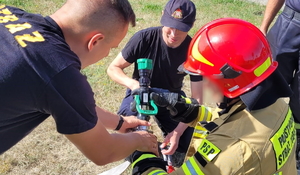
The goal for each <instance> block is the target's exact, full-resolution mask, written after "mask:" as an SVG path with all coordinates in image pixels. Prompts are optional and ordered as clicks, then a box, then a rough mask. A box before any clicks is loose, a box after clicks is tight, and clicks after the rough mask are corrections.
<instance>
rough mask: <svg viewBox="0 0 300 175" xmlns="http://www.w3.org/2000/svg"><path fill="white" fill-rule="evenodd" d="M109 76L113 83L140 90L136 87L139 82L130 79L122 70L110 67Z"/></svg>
mask: <svg viewBox="0 0 300 175" xmlns="http://www.w3.org/2000/svg"><path fill="white" fill-rule="evenodd" d="M107 74H108V75H109V77H110V78H111V79H112V80H113V81H115V82H116V83H118V84H120V85H123V86H125V87H127V88H129V89H131V90H133V89H136V88H138V87H136V86H137V84H138V82H137V80H134V79H132V78H130V77H128V76H127V75H126V74H125V73H124V72H123V70H122V69H120V68H117V67H114V66H110V67H109V68H108V69H107Z"/></svg>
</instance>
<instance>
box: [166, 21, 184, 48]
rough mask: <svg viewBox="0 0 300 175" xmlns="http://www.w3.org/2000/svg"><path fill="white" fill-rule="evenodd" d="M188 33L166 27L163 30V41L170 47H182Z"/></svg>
mask: <svg viewBox="0 0 300 175" xmlns="http://www.w3.org/2000/svg"><path fill="white" fill-rule="evenodd" d="M187 34H188V32H183V31H180V30H178V29H175V28H171V27H166V26H164V27H163V28H162V35H163V39H164V41H165V43H166V45H167V46H168V47H171V48H176V47H178V46H180V45H181V43H182V42H183V41H184V40H185V38H186V36H187Z"/></svg>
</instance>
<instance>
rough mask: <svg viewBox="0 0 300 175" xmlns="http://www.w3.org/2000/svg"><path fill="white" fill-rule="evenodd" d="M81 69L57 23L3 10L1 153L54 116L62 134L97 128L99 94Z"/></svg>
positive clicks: (0, 15) (0, 37)
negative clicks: (96, 97) (93, 90)
mask: <svg viewBox="0 0 300 175" xmlns="http://www.w3.org/2000/svg"><path fill="white" fill-rule="evenodd" d="M80 68H81V64H80V61H79V58H78V57H77V56H76V54H75V53H74V52H72V51H71V50H70V48H69V46H68V44H67V43H66V42H65V39H64V36H63V33H62V31H61V29H60V28H59V26H58V25H57V24H56V23H55V21H54V20H52V19H51V18H50V17H45V18H44V17H42V16H41V15H37V14H30V13H27V12H24V11H22V10H20V9H18V8H13V7H9V6H0V154H1V153H3V152H5V151H6V150H8V149H9V148H11V147H12V146H13V145H14V144H16V143H17V142H18V141H20V140H21V139H22V138H24V137H25V136H26V135H27V134H29V133H30V132H31V131H32V130H33V129H34V128H35V127H36V126H38V125H39V124H40V123H41V122H43V121H44V120H45V119H46V118H47V117H49V116H50V115H52V116H53V117H54V119H55V122H56V127H57V131H58V132H59V133H62V134H75V133H81V132H84V131H87V130H89V129H91V128H93V127H94V126H95V125H96V123H97V115H96V111H95V101H94V94H93V92H92V89H91V87H90V85H89V84H88V82H87V80H86V77H85V76H83V75H82V74H81V73H80Z"/></svg>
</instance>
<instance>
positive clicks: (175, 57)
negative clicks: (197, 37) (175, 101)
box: [122, 27, 202, 92]
mask: <svg viewBox="0 0 300 175" xmlns="http://www.w3.org/2000/svg"><path fill="white" fill-rule="evenodd" d="M190 42H191V37H190V36H187V37H186V39H185V40H184V41H183V43H182V44H181V45H180V46H179V47H177V48H174V49H173V48H170V47H168V46H167V45H166V43H165V42H164V40H163V36H162V27H152V28H148V29H144V30H141V31H139V32H137V33H136V34H135V35H134V36H133V37H132V38H131V39H130V41H129V42H128V43H127V45H126V46H125V47H124V49H123V50H122V56H123V57H124V59H125V60H126V61H127V62H129V63H135V65H134V72H133V75H132V78H134V79H136V80H138V79H139V73H138V69H137V68H138V67H137V63H136V61H137V59H139V58H149V59H152V60H153V70H152V72H151V78H150V79H151V85H150V86H151V87H156V88H163V89H168V90H170V91H172V92H179V91H180V90H181V88H182V82H183V78H184V76H185V75H186V74H182V73H180V72H179V71H178V70H177V69H178V67H179V66H180V65H181V64H182V63H183V62H184V61H185V60H186V58H187V52H188V47H189V44H190ZM200 80H202V77H201V76H191V81H200Z"/></svg>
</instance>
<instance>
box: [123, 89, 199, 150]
mask: <svg viewBox="0 0 300 175" xmlns="http://www.w3.org/2000/svg"><path fill="white" fill-rule="evenodd" d="M181 94H182V95H185V94H184V92H183V91H182V92H181ZM133 100H134V99H133V96H131V91H130V90H129V89H127V91H126V96H125V98H124V99H123V101H122V103H121V106H120V109H119V111H118V114H119V115H124V116H129V115H135V116H136V115H137V112H133V111H131V110H130V103H131V102H132V101H133ZM155 118H156V121H157V124H158V126H159V127H160V129H161V130H162V131H163V133H164V134H168V133H170V132H172V131H173V130H174V129H175V128H176V127H177V125H178V122H176V121H174V120H172V119H171V118H170V113H169V111H168V110H167V109H165V108H160V107H158V114H157V115H156V116H155ZM193 132H194V128H191V127H188V128H187V129H186V130H185V131H184V133H183V134H182V136H181V137H180V140H179V144H178V148H177V150H176V151H177V152H180V153H186V152H187V150H188V147H189V144H190V141H191V139H192V135H193Z"/></svg>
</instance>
